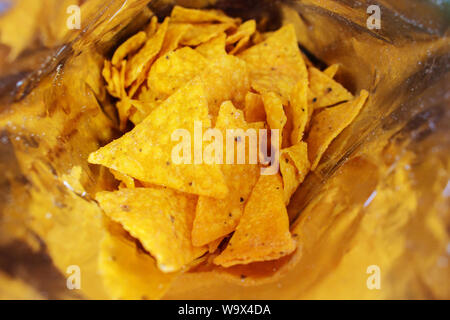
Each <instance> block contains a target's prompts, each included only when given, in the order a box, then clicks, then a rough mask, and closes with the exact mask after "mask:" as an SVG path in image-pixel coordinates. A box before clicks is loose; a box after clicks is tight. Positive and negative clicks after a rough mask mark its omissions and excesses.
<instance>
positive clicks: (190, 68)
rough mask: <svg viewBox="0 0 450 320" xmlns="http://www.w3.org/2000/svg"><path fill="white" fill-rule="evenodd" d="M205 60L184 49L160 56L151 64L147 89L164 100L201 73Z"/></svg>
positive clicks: (187, 48)
mask: <svg viewBox="0 0 450 320" xmlns="http://www.w3.org/2000/svg"><path fill="white" fill-rule="evenodd" d="M206 66H207V64H206V60H205V58H203V56H202V55H201V54H200V53H197V52H196V51H195V50H194V49H191V48H189V47H184V48H181V49H178V50H176V51H172V52H169V53H168V54H166V55H164V56H161V57H160V58H158V60H156V61H155V63H154V64H153V66H152V68H151V70H150V74H149V77H148V87H149V88H150V89H151V90H152V91H154V92H155V95H156V97H158V99H160V100H165V99H166V98H168V97H169V96H170V95H172V94H173V93H175V91H177V90H178V89H179V88H181V87H182V86H183V85H185V84H186V83H187V82H188V81H190V80H192V79H193V78H194V77H195V76H197V75H198V74H200V73H201V72H203V71H204V70H205V68H206Z"/></svg>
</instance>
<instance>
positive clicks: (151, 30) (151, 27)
mask: <svg viewBox="0 0 450 320" xmlns="http://www.w3.org/2000/svg"><path fill="white" fill-rule="evenodd" d="M156 30H158V17H157V16H153V17H152V18H151V19H150V23H149V24H148V26H147V27H146V28H145V33H146V34H147V37H151V36H153V35H154V34H155V32H156Z"/></svg>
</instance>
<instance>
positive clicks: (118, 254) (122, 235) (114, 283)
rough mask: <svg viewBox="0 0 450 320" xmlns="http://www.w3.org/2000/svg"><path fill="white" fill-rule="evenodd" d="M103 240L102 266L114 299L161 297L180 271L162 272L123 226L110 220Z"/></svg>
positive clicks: (106, 283)
mask: <svg viewBox="0 0 450 320" xmlns="http://www.w3.org/2000/svg"><path fill="white" fill-rule="evenodd" d="M109 224H110V226H109V228H108V229H109V230H108V232H107V234H106V235H105V238H104V239H103V241H102V244H101V249H100V256H99V270H100V275H101V277H102V278H103V283H104V285H105V289H106V290H107V292H108V293H109V295H110V297H111V298H112V299H120V300H128V299H130V300H135V299H143V300H147V299H149V300H153V299H160V298H161V297H162V296H163V295H164V293H165V292H166V291H167V290H168V289H169V287H170V285H171V283H172V281H173V280H174V279H175V277H176V276H177V273H170V274H169V273H163V272H161V271H160V270H159V269H158V267H157V266H156V263H155V260H154V259H153V258H152V257H151V256H150V255H149V254H147V253H146V252H143V251H142V250H140V249H138V248H137V246H136V242H135V240H134V239H133V238H131V237H130V236H129V235H128V234H127V233H126V232H125V230H123V228H122V227H121V226H120V225H119V224H117V223H115V222H109Z"/></svg>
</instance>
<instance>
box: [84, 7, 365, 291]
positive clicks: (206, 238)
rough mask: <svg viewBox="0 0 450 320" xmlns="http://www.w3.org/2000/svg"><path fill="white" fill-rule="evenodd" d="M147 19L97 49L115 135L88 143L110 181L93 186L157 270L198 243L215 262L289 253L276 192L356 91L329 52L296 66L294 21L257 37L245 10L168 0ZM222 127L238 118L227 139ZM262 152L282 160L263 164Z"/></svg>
mask: <svg viewBox="0 0 450 320" xmlns="http://www.w3.org/2000/svg"><path fill="white" fill-rule="evenodd" d="M147 29H148V30H147V32H143V31H141V32H139V33H137V34H136V35H134V36H132V37H131V38H130V39H129V40H127V41H125V42H124V44H122V45H121V46H120V47H119V48H118V49H117V51H116V52H115V53H114V55H113V58H112V61H109V60H106V61H105V68H104V71H103V76H104V79H105V81H106V83H107V89H108V91H109V93H110V94H111V95H112V96H113V97H115V98H116V99H117V102H116V106H117V109H118V113H119V119H120V129H121V130H122V131H124V135H123V136H122V137H120V138H119V139H117V140H114V141H112V142H110V143H109V144H107V145H106V146H104V147H102V148H101V149H99V150H97V151H96V152H94V153H92V154H91V155H90V156H89V162H90V163H93V164H98V165H102V166H105V167H107V168H109V169H110V170H112V172H113V173H114V176H115V177H116V178H117V179H118V180H120V181H121V184H120V186H119V188H120V190H118V191H113V192H111V191H104V192H101V193H98V194H97V196H96V199H97V201H98V202H99V205H100V207H101V208H102V209H103V210H104V211H105V213H106V215H107V216H108V217H109V218H111V219H112V220H114V221H115V222H116V223H119V224H121V226H122V228H123V229H124V230H127V231H128V232H129V233H130V235H131V236H132V237H134V238H135V239H136V241H139V242H140V243H141V244H142V246H143V248H144V249H145V250H146V251H147V252H148V254H149V255H151V256H153V257H154V259H155V261H156V264H157V266H158V267H159V269H160V271H162V272H163V273H174V272H180V271H185V270H188V269H189V268H190V267H191V266H192V265H194V264H196V262H198V261H199V260H197V261H196V259H197V258H200V257H201V256H202V255H204V254H206V255H208V254H214V255H215V256H214V259H204V262H203V261H202V262H200V263H211V261H213V262H212V263H213V264H215V265H220V266H222V267H230V266H233V265H237V264H249V263H254V262H263V261H270V260H275V259H280V258H283V257H286V256H288V255H289V254H291V253H292V252H293V251H294V250H295V245H296V244H295V239H294V238H293V237H292V236H291V234H290V232H289V217H288V214H287V211H286V205H287V204H288V203H289V200H290V198H291V196H292V194H293V193H294V192H295V190H296V189H297V188H298V187H299V185H300V184H301V183H302V181H303V180H304V179H305V176H306V175H307V174H308V172H309V171H310V170H315V169H316V168H317V165H318V163H319V161H320V159H321V157H322V155H323V153H324V152H325V150H326V149H327V147H328V145H329V144H330V143H331V141H332V140H333V139H334V138H335V137H336V136H337V135H338V134H339V133H340V132H341V131H342V130H343V129H345V128H346V127H347V126H348V125H349V124H350V123H351V122H352V121H353V120H354V118H355V117H356V116H357V115H358V113H359V111H360V110H361V108H362V107H363V105H364V103H365V101H366V100H367V98H368V92H367V91H364V90H363V91H362V92H361V94H360V95H359V96H358V97H356V98H355V97H353V95H352V94H351V93H350V92H349V91H347V90H346V89H345V88H344V87H343V86H342V85H340V84H339V83H338V82H336V81H335V80H333V77H334V75H335V73H336V72H337V68H338V67H337V65H335V66H331V67H330V68H329V69H327V70H325V71H323V72H322V71H320V70H319V69H316V68H315V67H313V66H309V67H307V65H306V64H305V62H304V60H303V56H302V53H301V51H300V49H299V47H298V43H297V39H296V34H295V31H294V28H293V27H292V25H285V26H283V27H281V28H280V29H279V30H277V31H275V32H272V33H269V34H265V35H262V36H261V35H260V36H259V37H257V36H256V35H257V33H256V32H257V31H256V23H255V21H253V20H250V21H245V22H243V23H242V21H241V20H240V19H235V18H231V17H228V16H226V15H225V14H224V13H222V12H220V11H217V10H194V9H186V8H181V7H175V8H174V9H173V11H172V14H171V16H170V17H168V18H166V19H165V20H164V21H163V22H161V23H158V22H157V21H156V20H155V19H152V20H151V22H150V25H149V27H148V28H147ZM261 37H262V38H261ZM255 39H258V40H255ZM129 122H132V123H133V124H134V127H133V128H132V129H131V130H130V131H129V132H126V133H125V130H126V129H125V128H127V124H128V125H129ZM213 129H214V130H216V131H207V132H208V134H209V136H208V138H205V137H206V136H203V135H202V132H203V130H213ZM229 130H241V131H239V133H238V134H236V135H235V136H234V137H233V140H232V141H231V142H232V143H231V144H229V142H230V140H228V131H229ZM251 130H254V132H256V133H257V134H256V135H255V137H256V139H257V142H258V143H256V145H257V148H258V151H257V153H258V155H259V158H258V161H257V162H251V159H252V156H251V153H252V152H253V151H254V150H253V149H252V148H253V147H254V145H252V143H251V138H252V135H251V133H252V132H253V131H251ZM260 130H266V131H265V132H267V130H270V133H269V134H268V135H267V134H266V135H262V134H259V133H260V132H262V131H260ZM199 132H200V133H199ZM174 134H175V136H174ZM199 134H200V135H199ZM174 137H175V139H174ZM213 137H214V138H213ZM269 137H270V139H269ZM274 137H276V138H277V139H274ZM269 140H270V143H269ZM186 141H189V143H188V144H187V145H186V144H184V143H185V142H186ZM199 141H200V143H199V144H198V142H199ZM274 141H275V142H274ZM267 143H269V145H267ZM215 145H217V146H218V147H215ZM240 148H241V151H242V152H243V154H244V156H243V157H244V159H245V161H244V163H241V162H240V161H239V150H240ZM268 150H270V152H268ZM212 151H214V152H212ZM230 151H232V152H233V153H232V156H231V157H228V154H229V152H230ZM218 153H219V155H220V156H219V157H218ZM268 153H270V156H268ZM181 154H182V160H181V161H178V160H177V161H174V155H175V156H179V155H181ZM207 154H208V155H209V157H206V156H205V155H207ZM261 154H265V158H264V157H261ZM268 157H270V159H271V161H275V162H276V165H277V166H279V167H280V170H276V171H275V172H272V173H270V174H268V173H267V172H268V171H267V170H265V169H267V168H268V165H269V162H268V161H266V160H267V158H268ZM205 158H206V159H205ZM207 159H208V160H211V159H215V160H216V161H213V162H212V163H211V162H209V161H206V160H207ZM217 159H219V161H217ZM278 161H279V162H280V163H279V162H278ZM272 164H273V162H270V165H271V166H272ZM276 168H277V169H278V167H276ZM233 232H234V233H233ZM226 237H227V240H223V239H224V238H226ZM228 238H229V241H228ZM105 241H109V243H112V240H111V239H107V240H105ZM227 241H228V242H227ZM110 247H111V245H109V246H105V248H110ZM105 250H106V249H105ZM108 250H109V249H108ZM208 251H209V252H208ZM203 258H204V257H203ZM102 263H103V264H105V263H106V262H105V261H104V260H103V262H102ZM106 269H107V268H106ZM114 290H115V289H114Z"/></svg>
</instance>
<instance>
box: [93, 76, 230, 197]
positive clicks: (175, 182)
mask: <svg viewBox="0 0 450 320" xmlns="http://www.w3.org/2000/svg"><path fill="white" fill-rule="evenodd" d="M195 121H198V122H199V124H200V125H202V127H203V128H209V127H210V126H211V123H210V119H209V115H208V104H207V102H206V100H205V91H204V90H203V85H202V84H201V83H198V81H191V82H190V83H189V84H187V85H186V86H185V87H183V88H181V89H180V90H178V91H177V92H176V93H175V94H173V95H172V96H170V97H169V98H168V99H167V100H165V101H164V102H163V103H162V104H161V105H160V106H159V107H158V108H157V109H155V110H154V111H153V112H152V113H151V114H150V115H149V116H148V117H147V118H146V119H145V120H144V121H143V122H141V123H140V124H138V125H137V126H136V127H135V128H134V129H133V130H131V131H130V132H128V133H126V134H125V135H123V136H122V137H120V138H119V139H117V140H114V141H113V142H111V143H109V144H108V145H106V146H104V147H103V148H100V149H99V150H97V151H96V152H94V153H91V154H90V156H89V162H90V163H94V164H101V165H104V166H106V167H108V168H111V169H114V170H117V171H119V172H122V173H124V174H127V175H129V176H130V177H133V178H135V179H138V180H140V181H144V182H150V183H154V184H157V185H163V186H167V187H170V188H173V189H176V190H179V191H183V192H188V193H194V194H199V195H206V196H211V197H217V198H223V197H225V196H226V194H227V187H226V185H225V181H224V178H223V174H222V172H221V171H220V167H219V166H218V165H208V164H204V163H202V164H192V161H191V163H184V162H183V163H181V164H175V163H173V161H172V153H173V150H174V149H175V147H176V146H179V145H180V144H183V145H185V144H186V143H188V146H190V145H191V142H193V141H185V140H183V141H181V142H179V141H180V140H176V139H175V141H174V140H173V139H172V135H173V134H174V133H176V132H179V133H185V134H186V136H187V137H184V136H183V135H182V137H184V138H186V139H188V138H189V137H194V122H195ZM179 139H180V138H179ZM189 140H194V139H190V138H189ZM192 144H194V143H192ZM188 149H189V148H188ZM192 149H193V148H192ZM189 150H191V149H189ZM191 153H192V152H191ZM183 157H188V156H186V155H184V154H183ZM188 158H190V159H188V160H192V156H191V157H188Z"/></svg>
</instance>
